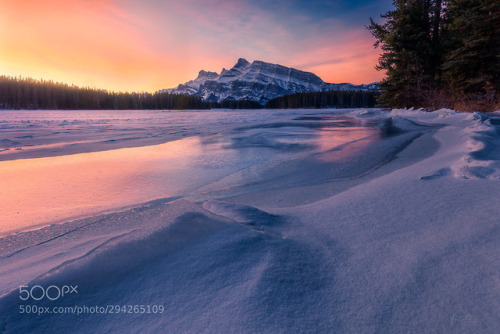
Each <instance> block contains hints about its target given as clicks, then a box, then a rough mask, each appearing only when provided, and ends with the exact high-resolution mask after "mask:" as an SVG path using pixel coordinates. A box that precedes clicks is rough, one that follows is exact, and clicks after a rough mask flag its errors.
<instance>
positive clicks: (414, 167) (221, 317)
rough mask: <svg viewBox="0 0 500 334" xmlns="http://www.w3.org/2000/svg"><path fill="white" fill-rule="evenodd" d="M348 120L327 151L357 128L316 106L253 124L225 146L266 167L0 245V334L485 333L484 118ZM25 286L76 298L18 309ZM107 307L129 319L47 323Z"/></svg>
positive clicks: (495, 289)
mask: <svg viewBox="0 0 500 334" xmlns="http://www.w3.org/2000/svg"><path fill="white" fill-rule="evenodd" d="M309 112H311V111H309ZM284 114H286V113H284ZM352 114H355V115H357V116H356V117H358V119H359V124H363V122H368V123H370V124H376V128H377V129H378V130H377V132H376V134H373V133H372V132H370V131H369V132H368V133H366V135H360V136H354V137H352V138H350V140H349V141H346V142H342V144H339V145H333V144H332V142H331V139H332V138H335V137H334V136H333V137H332V136H330V134H331V133H330V132H333V133H334V132H335V131H337V130H336V128H335V127H334V126H333V125H332V124H334V123H335V122H338V124H342V126H351V127H353V130H354V129H355V128H356V131H358V130H359V129H357V125H356V124H357V123H356V122H354V123H352V122H351V123H352V124H351V123H349V122H346V119H341V118H338V119H337V118H335V117H336V116H331V115H328V114H327V113H326V112H325V111H321V115H307V118H302V119H301V120H297V122H299V123H298V124H299V125H296V126H295V125H293V124H295V123H293V122H292V121H290V119H288V121H287V122H288V123H286V122H284V121H283V120H282V119H280V118H279V117H278V119H277V120H276V121H275V122H274V121H270V122H264V123H263V122H262V119H260V120H255V122H252V121H249V124H247V125H246V129H240V130H234V131H232V132H230V133H229V134H227V133H226V134H221V136H222V137H224V138H225V139H226V140H225V141H224V143H225V144H226V145H225V146H224V147H225V149H227V150H228V152H233V153H234V155H235V156H239V155H242V156H248V155H253V154H257V153H259V152H262V151H260V150H265V151H266V152H272V153H271V155H270V157H272V159H266V160H265V161H260V160H259V161H260V162H259V164H247V165H245V166H243V167H241V168H239V169H237V170H232V171H231V173H230V174H228V175H225V176H223V177H221V178H218V179H216V180H212V181H211V182H210V183H209V184H207V185H204V186H202V187H200V188H196V189H194V190H193V189H192V190H191V192H190V193H188V194H187V195H185V196H183V197H184V198H183V199H179V200H173V199H170V200H165V201H154V202H151V203H149V204H147V205H142V206H138V207H135V208H132V209H128V210H123V211H121V212H116V213H110V214H106V215H99V216H95V217H90V218H87V219H83V220H78V221H73V222H68V223H65V224H58V225H52V226H48V227H46V228H44V229H41V230H36V231H29V232H24V233H18V234H14V235H10V236H8V237H5V238H1V239H0V246H2V248H1V253H0V256H1V257H0V265H1V268H2V269H3V270H2V271H1V272H0V278H1V280H0V282H1V283H0V291H1V293H2V297H0V311H1V312H0V324H1V326H0V329H1V331H2V332H5V333H21V332H32V331H39V332H48V331H59V332H69V331H71V332H77V333H88V332H262V333H276V332H316V333H331V332H355V333H373V332H381V333H401V332H411V333H427V332H446V333H451V332H453V333H479V332H481V333H494V332H496V331H497V329H498V328H500V318H499V317H498V314H499V312H500V298H499V296H500V286H499V285H498V277H500V276H499V275H500V267H499V266H498V259H499V257H500V244H499V243H498V240H500V223H499V220H498V217H500V205H498V198H500V178H499V176H500V174H499V160H500V154H499V145H500V138H499V129H498V125H499V120H498V119H499V118H498V115H496V114H492V115H485V114H478V113H476V114H461V113H456V112H453V111H450V110H440V111H437V112H432V113H428V112H423V111H421V110H394V111H392V112H390V113H384V112H381V111H378V110H369V111H354V112H353V113H352ZM290 122H291V123H290ZM300 122H302V123H300ZM304 122H305V123H304ZM321 122H324V123H328V124H330V125H328V126H325V127H324V128H318V127H316V125H315V124H317V123H321ZM306 123H307V124H309V125H308V127H306V126H305V125H304V124H306ZM273 124H274V125H273ZM283 124H287V126H286V127H283V126H282V125H283ZM349 124H351V125H349ZM359 124H358V125H359ZM290 126H291V127H292V130H293V131H292V130H290ZM283 129H285V130H283ZM305 129H306V130H307V131H306V130H305ZM311 129H312V130H311ZM316 129H317V130H316ZM311 131H312V132H311ZM315 131H318V132H317V133H323V132H328V133H329V136H327V137H321V136H319V137H317V136H314V134H316V132H315ZM339 133H340V132H339ZM292 134H293V136H292ZM357 134H358V135H359V133H357ZM225 136H227V137H225ZM318 138H319V139H321V138H326V140H324V141H321V140H319V139H318ZM291 144H297V145H299V146H295V148H296V147H300V149H290V147H292V146H290V145H291ZM254 150H256V151H254ZM252 161H254V162H255V161H257V160H252ZM200 163H201V162H200ZM204 163H207V162H204ZM207 166H210V165H209V164H208V163H207ZM4 268H5V269H4ZM37 284H38V285H40V286H48V285H57V286H59V285H73V286H78V294H76V295H70V296H67V298H64V299H60V300H58V301H50V300H40V301H37V302H33V301H27V302H22V301H20V300H19V290H18V287H19V285H28V286H30V287H31V286H34V285H37ZM26 304H30V305H33V304H37V305H38V306H42V307H43V308H42V309H43V310H44V314H41V315H34V314H20V313H19V307H20V305H26ZM108 305H111V306H112V307H111V310H113V307H114V306H116V305H118V306H120V307H119V309H120V310H121V306H126V307H125V309H126V310H128V307H127V305H132V311H131V313H121V311H120V312H119V313H118V312H115V313H112V314H110V313H107V314H102V313H99V314H98V313H95V312H94V313H92V314H91V313H84V314H79V315H77V314H75V313H71V312H70V313H67V314H56V313H47V312H45V310H46V309H45V307H48V310H52V308H53V307H54V306H57V307H68V308H70V309H73V307H75V306H77V307H83V306H86V307H91V306H98V307H105V308H108ZM134 305H138V306H139V308H138V310H139V311H140V306H149V307H153V306H155V307H156V310H157V311H158V312H156V313H154V312H151V313H140V312H139V313H135V312H134V307H133V306H134ZM159 306H161V307H162V309H163V311H162V312H159V308H158V307H159ZM108 311H109V309H108Z"/></svg>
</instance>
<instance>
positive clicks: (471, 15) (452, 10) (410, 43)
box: [367, 0, 500, 111]
mask: <svg viewBox="0 0 500 334" xmlns="http://www.w3.org/2000/svg"><path fill="white" fill-rule="evenodd" d="M393 7H394V9H393V10H391V11H389V12H387V13H385V14H384V15H382V16H381V17H382V19H383V23H376V22H375V21H374V20H373V19H370V25H369V26H367V29H368V30H369V31H370V32H371V34H372V35H373V37H374V38H375V43H374V46H375V47H379V48H380V49H381V51H382V54H381V56H380V58H379V62H378V65H377V66H376V68H377V69H378V70H381V71H385V73H386V77H385V78H384V79H383V80H382V81H381V82H380V89H381V94H380V97H379V100H378V102H379V103H380V105H381V106H384V107H423V108H428V109H437V108H442V107H447V108H452V109H456V110H464V111H467V110H477V111H491V110H496V109H498V108H499V107H500V105H499V96H498V90H499V87H500V75H499V73H500V70H499V67H500V1H496V0H393Z"/></svg>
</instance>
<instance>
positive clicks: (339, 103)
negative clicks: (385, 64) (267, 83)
mask: <svg viewBox="0 0 500 334" xmlns="http://www.w3.org/2000/svg"><path fill="white" fill-rule="evenodd" d="M378 95H379V94H378V91H370V90H367V91H353V90H347V91H341V90H334V91H325V92H312V93H297V94H291V95H285V96H281V97H277V98H275V99H272V100H269V101H268V102H267V104H266V108H269V109H289V108H290V109H293V108H373V107H375V106H376V104H377V96H378Z"/></svg>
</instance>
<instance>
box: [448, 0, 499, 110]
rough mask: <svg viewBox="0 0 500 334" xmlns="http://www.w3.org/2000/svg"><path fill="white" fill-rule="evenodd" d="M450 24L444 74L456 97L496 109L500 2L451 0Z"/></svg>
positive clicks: (473, 105) (490, 0) (476, 105)
mask: <svg viewBox="0 0 500 334" xmlns="http://www.w3.org/2000/svg"><path fill="white" fill-rule="evenodd" d="M447 21H448V31H449V37H448V38H449V52H448V53H447V55H446V58H445V62H444V64H443V75H444V77H445V80H446V82H447V83H448V84H449V85H450V87H451V89H452V93H453V95H454V96H455V97H462V100H463V102H464V103H465V104H471V106H470V107H479V108H481V106H479V105H478V102H480V103H482V104H486V105H489V106H492V105H493V106H494V103H495V99H496V98H498V90H499V88H500V77H499V73H500V36H499V35H500V3H499V2H498V1H492V0H449V4H448V7H447Z"/></svg>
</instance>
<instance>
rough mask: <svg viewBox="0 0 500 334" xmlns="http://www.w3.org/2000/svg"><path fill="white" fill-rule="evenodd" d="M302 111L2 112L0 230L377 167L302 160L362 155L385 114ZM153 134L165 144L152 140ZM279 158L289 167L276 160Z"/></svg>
mask: <svg viewBox="0 0 500 334" xmlns="http://www.w3.org/2000/svg"><path fill="white" fill-rule="evenodd" d="M309 114H311V111H302V112H295V113H287V114H284V113H283V112H273V111H270V110H265V111H256V112H255V111H242V112H237V111H231V112H228V111H226V112H222V111H221V112H218V111H215V112H159V111H123V112H122V111H112V112H110V111H88V112H81V111H78V112H75V111H35V112H34V111H21V112H15V113H11V112H7V111H4V112H1V113H0V117H1V119H0V129H1V130H0V131H1V132H0V138H1V139H0V145H3V147H0V149H3V151H2V152H1V153H0V157H1V158H3V159H4V161H0V176H1V179H2V181H0V184H1V188H2V192H1V193H0V211H1V212H2V213H3V214H2V217H1V218H0V233H1V234H6V233H9V232H11V231H14V230H21V229H23V228H26V227H34V226H38V225H40V224H46V223H53V222H60V221H62V220H65V219H66V220H67V219H70V218H71V219H74V218H77V217H83V216H85V215H90V214H96V213H98V212H102V211H106V210H111V209H119V208H123V207H126V206H130V205H133V204H138V203H144V202H147V201H151V200H154V199H159V198H166V197H186V196H189V195H190V196H193V195H198V194H200V193H202V192H206V191H208V188H210V189H211V190H212V191H215V190H220V189H217V187H219V188H227V187H246V186H247V185H248V184H255V183H261V184H264V183H280V182H281V183H283V182H288V183H289V184H293V185H294V186H297V185H299V184H302V185H306V184H311V183H319V182H323V181H325V180H324V178H345V177H355V176H356V174H359V173H362V172H363V171H365V170H366V169H369V168H373V167H374V164H367V165H366V166H363V168H361V169H356V170H352V171H349V172H347V173H346V171H342V172H340V171H336V173H326V174H324V175H322V176H321V178H320V179H318V175H308V173H307V169H308V168H316V167H318V168H330V167H331V166H330V165H332V166H333V165H338V163H339V162H340V161H344V160H348V159H349V158H350V157H353V156H355V155H356V154H360V152H362V151H363V150H366V149H367V147H368V146H370V145H371V144H373V142H375V141H376V140H378V139H379V138H380V137H381V131H382V130H381V129H382V127H383V125H384V123H383V118H380V119H377V120H373V119H372V120H370V121H363V120H359V119H356V118H354V117H353V116H349V115H346V114H345V111H344V112H342V111H340V113H337V112H335V111H330V112H323V113H320V114H319V115H315V116H310V115H309ZM160 141H168V142H166V143H163V144H154V145H151V144H152V143H156V142H160ZM146 144H149V145H148V146H141V145H146ZM124 146H125V147H127V146H132V148H123V147H124ZM134 146H140V147H134ZM101 150H106V151H101ZM93 151H98V152H93ZM78 152H87V153H78ZM41 155H43V156H46V157H43V158H41V157H38V156H41ZM34 157H37V158H34ZM7 159H13V160H7ZM283 163H286V164H290V166H288V167H287V168H286V169H282V168H277V167H276V166H278V165H280V164H283ZM376 163H377V162H376ZM313 165H314V166H313ZM328 166H330V167H328ZM332 168H333V169H335V168H334V167H332ZM238 177H239V179H238V180H237V181H235V180H236V179H237V178H238ZM230 179H231V180H232V181H231V180H230ZM235 182H237V183H235ZM269 186H272V185H269ZM274 186H276V184H275V185H274ZM207 187H208V188H207Z"/></svg>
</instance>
